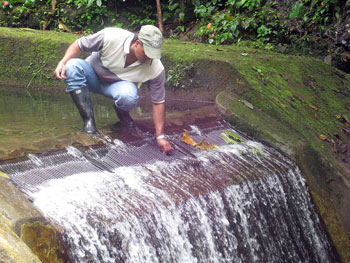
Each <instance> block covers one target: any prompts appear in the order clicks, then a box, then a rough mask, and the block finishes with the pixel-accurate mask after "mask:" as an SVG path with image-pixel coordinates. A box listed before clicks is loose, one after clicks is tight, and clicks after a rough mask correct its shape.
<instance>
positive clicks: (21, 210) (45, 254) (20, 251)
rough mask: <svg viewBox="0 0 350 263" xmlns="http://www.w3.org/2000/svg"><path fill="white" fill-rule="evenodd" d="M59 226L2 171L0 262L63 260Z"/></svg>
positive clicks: (52, 262)
mask: <svg viewBox="0 0 350 263" xmlns="http://www.w3.org/2000/svg"><path fill="white" fill-rule="evenodd" d="M57 240H58V239H57V236H56V230H55V229H54V228H53V227H52V226H51V225H50V223H49V222H47V221H46V219H45V218H43V216H42V215H41V214H40V212H39V211H38V210H37V209H36V208H35V207H34V206H33V205H32V204H31V203H30V202H29V201H28V199H27V198H26V197H25V196H24V195H23V194H22V193H21V192H19V190H18V189H17V188H15V187H14V186H13V185H12V184H11V183H10V181H9V179H7V178H6V176H5V175H4V174H3V173H2V174H1V178H0V262H6V263H9V262H16V263H19V262H23V263H24V262H25V263H27V262H28V263H29V262H31V263H39V262H42V263H45V262H46V263H62V262H63V248H62V247H61V246H60V244H59V242H58V241H57Z"/></svg>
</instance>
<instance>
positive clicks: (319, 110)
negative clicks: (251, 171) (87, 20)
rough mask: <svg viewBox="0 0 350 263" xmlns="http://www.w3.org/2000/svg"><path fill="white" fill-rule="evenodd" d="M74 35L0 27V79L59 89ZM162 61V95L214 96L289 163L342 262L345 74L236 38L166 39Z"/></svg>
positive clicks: (347, 177)
mask: <svg viewBox="0 0 350 263" xmlns="http://www.w3.org/2000/svg"><path fill="white" fill-rule="evenodd" d="M78 37H79V36H76V35H73V34H68V33H57V32H46V31H45V32H42V31H35V30H27V29H8V28H0V54H1V56H0V74H1V75H2V76H3V77H2V78H1V81H0V84H6V86H11V85H12V86H22V87H27V86H29V84H30V86H31V87H41V88H45V89H48V90H49V89H55V88H59V89H63V87H64V85H63V83H62V82H60V81H57V80H55V79H54V76H53V71H54V69H55V66H56V64H57V62H58V60H59V59H60V58H61V57H62V55H63V54H64V51H65V49H66V47H67V46H68V45H69V44H70V43H71V42H73V41H74V40H75V39H77V38H78ZM162 61H163V63H164V65H165V67H166V69H167V79H168V81H167V90H168V91H167V96H168V101H170V100H171V99H173V98H176V99H182V98H183V99H197V100H211V101H215V102H216V105H217V108H218V110H219V112H220V113H221V114H222V115H224V116H225V118H226V119H227V120H228V121H230V122H231V123H232V124H234V125H235V126H236V127H237V128H239V129H240V130H242V131H244V132H246V133H247V134H248V135H251V136H253V137H254V138H257V139H259V140H262V141H264V142H266V143H267V144H269V145H272V146H274V147H276V148H278V149H280V150H281V151H283V152H285V153H286V154H288V155H289V156H290V157H291V158H292V159H293V160H295V161H296V162H297V164H298V166H299V167H300V169H301V172H302V174H303V176H304V178H305V179H306V182H307V184H308V186H309V188H310V190H311V194H312V197H313V201H314V202H315V205H316V206H317V208H318V211H319V213H320V215H321V216H322V219H323V221H324V223H325V226H326V227H327V230H328V232H329V234H330V237H331V238H332V240H333V242H334V244H335V246H336V248H337V250H338V252H339V254H340V256H341V258H342V260H343V262H350V220H349V218H350V196H349V195H350V189H349V188H350V167H349V164H345V163H344V162H343V161H342V159H343V158H344V154H343V153H342V152H341V151H340V150H337V151H335V150H336V149H337V147H338V146H339V145H340V144H341V143H342V142H344V141H346V140H347V138H346V137H345V135H344V134H343V133H342V128H343V127H344V125H345V124H344V123H341V122H339V121H338V120H337V118H336V117H335V116H336V115H338V116H339V114H340V115H345V114H347V113H348V112H349V110H350V75H348V74H345V73H343V72H341V71H339V70H337V69H336V68H334V67H331V66H329V65H327V64H325V63H324V62H322V61H320V60H317V59H314V58H310V57H297V56H292V55H282V54H279V53H274V52H269V51H264V50H256V49H252V48H250V47H249V46H248V45H245V43H244V42H243V43H239V44H237V45H232V46H213V45H205V44H199V43H191V42H182V41H175V40H166V41H165V42H164V45H163V57H162ZM320 135H321V137H320ZM322 138H323V139H322ZM324 138H327V139H326V140H325V139H324Z"/></svg>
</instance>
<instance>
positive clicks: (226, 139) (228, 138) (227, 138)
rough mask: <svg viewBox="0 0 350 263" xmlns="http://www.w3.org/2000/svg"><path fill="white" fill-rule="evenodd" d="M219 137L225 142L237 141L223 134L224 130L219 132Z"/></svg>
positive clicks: (233, 142) (234, 142)
mask: <svg viewBox="0 0 350 263" xmlns="http://www.w3.org/2000/svg"><path fill="white" fill-rule="evenodd" d="M221 138H222V139H223V140H224V141H225V142H226V143H232V144H236V143H237V142H236V141H235V140H233V139H231V138H230V137H229V136H228V135H227V134H225V133H224V132H223V133H221Z"/></svg>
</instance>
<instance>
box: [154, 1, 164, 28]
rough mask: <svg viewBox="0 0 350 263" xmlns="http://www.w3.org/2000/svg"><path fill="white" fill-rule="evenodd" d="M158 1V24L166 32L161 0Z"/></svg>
mask: <svg viewBox="0 0 350 263" xmlns="http://www.w3.org/2000/svg"><path fill="white" fill-rule="evenodd" d="M156 2H157V13H158V26H159V30H160V31H161V32H162V33H164V29H163V21H162V20H163V19H162V9H161V7H160V0H156Z"/></svg>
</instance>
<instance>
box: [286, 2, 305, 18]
mask: <svg viewBox="0 0 350 263" xmlns="http://www.w3.org/2000/svg"><path fill="white" fill-rule="evenodd" d="M303 9H304V5H303V3H300V2H299V1H297V2H295V3H294V4H293V6H292V8H291V10H290V13H289V18H295V17H301V16H302V13H303Z"/></svg>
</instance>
